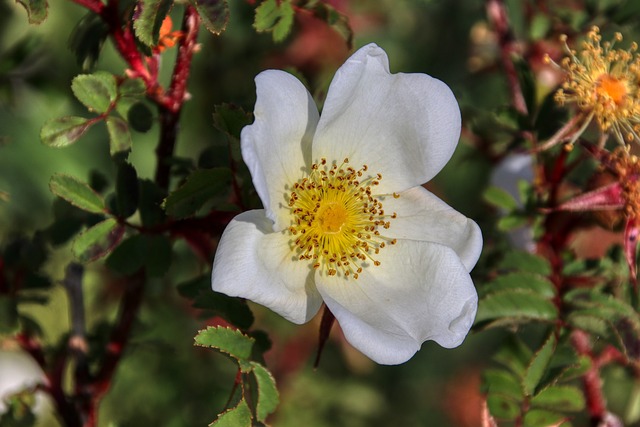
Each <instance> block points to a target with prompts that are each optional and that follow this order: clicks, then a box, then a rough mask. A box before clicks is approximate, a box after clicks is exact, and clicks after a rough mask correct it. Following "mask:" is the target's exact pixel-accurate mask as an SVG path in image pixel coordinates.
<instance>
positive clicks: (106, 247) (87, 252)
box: [73, 218, 125, 262]
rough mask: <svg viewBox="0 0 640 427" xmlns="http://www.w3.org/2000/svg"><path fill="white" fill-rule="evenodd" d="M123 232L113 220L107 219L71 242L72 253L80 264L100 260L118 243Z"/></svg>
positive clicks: (121, 226) (123, 228) (120, 226)
mask: <svg viewBox="0 0 640 427" xmlns="http://www.w3.org/2000/svg"><path fill="white" fill-rule="evenodd" d="M124 231H125V227H124V226H123V225H121V224H118V222H117V221H116V219H115V218H108V219H106V220H104V221H102V222H99V223H98V224H96V225H94V226H93V227H91V228H88V229H87V230H85V231H83V232H82V233H80V234H79V235H78V237H76V238H75V239H74V241H73V253H74V255H75V256H76V257H77V258H78V259H79V260H80V261H82V262H89V261H94V260H96V259H98V258H101V257H103V256H105V255H107V254H108V253H109V252H111V251H112V250H113V248H114V247H115V246H116V245H118V243H120V241H121V240H122V237H123V236H124Z"/></svg>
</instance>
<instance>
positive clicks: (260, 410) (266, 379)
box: [251, 362, 280, 422]
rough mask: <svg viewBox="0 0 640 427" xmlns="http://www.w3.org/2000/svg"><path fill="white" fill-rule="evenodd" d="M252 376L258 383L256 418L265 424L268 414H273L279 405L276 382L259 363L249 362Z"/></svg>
mask: <svg viewBox="0 0 640 427" xmlns="http://www.w3.org/2000/svg"><path fill="white" fill-rule="evenodd" d="M251 366H252V367H253V374H254V375H255V377H256V382H257V383H258V405H257V407H256V418H257V419H258V421H261V422H265V421H266V419H267V417H268V416H269V414H272V413H273V412H275V410H276V408H277V407H278V403H280V398H279V396H278V389H277V388H276V380H275V379H274V378H273V375H271V372H269V371H268V370H267V369H266V368H265V367H264V366H262V365H261V364H259V363H256V362H251Z"/></svg>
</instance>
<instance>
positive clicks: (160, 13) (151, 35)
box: [133, 0, 173, 47]
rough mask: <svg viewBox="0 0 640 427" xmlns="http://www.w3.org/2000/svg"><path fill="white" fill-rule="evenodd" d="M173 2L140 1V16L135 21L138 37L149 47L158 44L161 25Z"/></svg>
mask: <svg viewBox="0 0 640 427" xmlns="http://www.w3.org/2000/svg"><path fill="white" fill-rule="evenodd" d="M172 6H173V2H172V1H171V0H143V1H141V2H139V3H138V8H139V13H140V16H139V17H138V19H136V20H135V21H133V29H134V31H135V33H136V37H137V38H138V39H139V40H140V41H141V42H142V43H144V44H145V45H147V46H149V47H153V46H156V45H157V44H158V38H159V35H160V27H161V26H162V21H164V18H165V17H166V16H167V14H168V13H169V11H170V10H171V7H172Z"/></svg>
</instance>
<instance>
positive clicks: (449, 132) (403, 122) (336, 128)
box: [313, 44, 460, 193]
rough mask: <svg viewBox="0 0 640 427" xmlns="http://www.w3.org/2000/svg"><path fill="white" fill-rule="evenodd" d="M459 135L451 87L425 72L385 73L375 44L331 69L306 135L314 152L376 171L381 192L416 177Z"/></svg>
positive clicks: (437, 165) (439, 164)
mask: <svg viewBox="0 0 640 427" xmlns="http://www.w3.org/2000/svg"><path fill="white" fill-rule="evenodd" d="M459 136H460V109H459V108H458V103H457V102H456V99H455V98H454V96H453V93H452V92H451V90H450V89H449V88H448V87H447V85H445V84H444V83H442V82H441V81H440V80H437V79H434V78H432V77H430V76H428V75H426V74H402V73H400V74H390V73H389V60H388V58H387V55H386V53H385V52H384V51H383V50H382V49H381V48H379V47H378V46H376V45H375V44H370V45H367V46H365V47H363V48H361V49H360V50H358V51H357V52H356V53H355V54H354V55H353V56H351V58H349V60H347V62H346V63H345V64H344V65H342V67H340V69H339V70H338V71H337V72H336V75H335V77H334V78H333V81H332V82H331V86H330V87H329V92H328V94H327V99H326V101H325V104H324V108H323V110H322V115H321V117H320V123H319V124H318V129H317V131H316V135H315V136H314V141H313V159H314V161H317V160H318V159H319V158H321V157H325V158H327V159H328V160H332V161H333V160H335V161H337V162H338V163H340V162H342V160H343V159H344V158H349V161H350V164H351V166H352V167H354V168H356V169H357V168H359V167H361V166H362V165H364V164H366V165H367V166H369V170H370V171H371V172H372V173H373V174H374V175H375V174H377V173H381V174H382V176H383V179H382V181H381V182H380V187H379V188H378V189H379V190H380V192H382V193H385V192H386V193H391V192H393V191H396V192H400V191H403V190H406V189H408V188H411V187H415V186H416V185H420V184H423V183H425V182H427V181H429V180H430V179H431V178H432V177H433V176H435V175H436V174H437V173H438V172H439V171H440V170H441V169H442V168H443V167H444V165H445V164H446V163H447V161H449V158H450V157H451V155H452V154H453V151H454V150H455V147H456V145H457V143H458V138H459Z"/></svg>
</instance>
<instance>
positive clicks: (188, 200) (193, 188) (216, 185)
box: [163, 167, 231, 218]
mask: <svg viewBox="0 0 640 427" xmlns="http://www.w3.org/2000/svg"><path fill="white" fill-rule="evenodd" d="M230 181H231V170H230V169H229V168H223V167H220V168H213V169H200V170H197V171H195V172H193V173H192V174H191V175H189V177H188V178H187V180H186V182H185V183H184V184H183V185H182V186H181V187H180V188H178V189H177V190H176V191H174V192H173V193H171V194H169V196H168V197H167V198H166V199H165V201H164V204H163V207H164V209H165V210H166V212H167V214H169V215H171V216H173V217H176V218H183V217H186V216H190V215H194V214H195V213H196V212H197V211H198V209H200V208H201V207H202V206H203V205H204V204H205V203H206V202H207V201H208V200H210V199H211V198H212V197H214V196H217V195H220V194H221V193H222V192H223V191H225V190H226V189H228V188H229V182H230Z"/></svg>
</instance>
